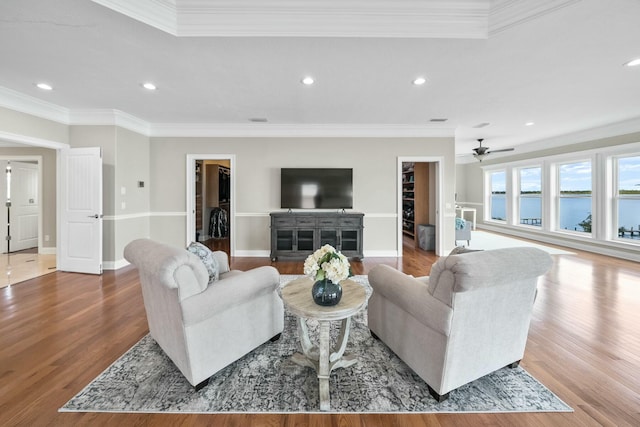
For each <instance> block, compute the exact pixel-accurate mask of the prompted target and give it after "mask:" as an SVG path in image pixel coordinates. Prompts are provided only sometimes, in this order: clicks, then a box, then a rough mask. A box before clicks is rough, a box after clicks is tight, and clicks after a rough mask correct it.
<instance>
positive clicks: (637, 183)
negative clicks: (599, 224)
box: [614, 156, 640, 240]
mask: <svg viewBox="0 0 640 427" xmlns="http://www.w3.org/2000/svg"><path fill="white" fill-rule="evenodd" d="M615 166H616V177H615V182H616V191H615V193H614V203H615V205H614V206H615V211H616V212H617V227H616V229H617V230H618V237H619V238H621V239H625V240H627V239H633V240H640V156H634V157H619V158H617V159H616V163H615Z"/></svg>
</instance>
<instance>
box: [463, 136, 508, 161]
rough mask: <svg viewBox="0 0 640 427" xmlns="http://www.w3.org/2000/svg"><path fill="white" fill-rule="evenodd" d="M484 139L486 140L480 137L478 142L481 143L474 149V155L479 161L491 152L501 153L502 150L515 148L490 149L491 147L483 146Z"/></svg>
mask: <svg viewBox="0 0 640 427" xmlns="http://www.w3.org/2000/svg"><path fill="white" fill-rule="evenodd" d="M482 141H484V139H482V138H481V139H478V143H479V144H480V145H479V146H478V147H476V148H474V149H473V157H475V158H476V159H478V161H480V162H481V161H482V159H484V158H485V157H487V155H488V154H491V153H500V152H502V151H513V150H514V149H513V148H503V149H502V150H491V151H489V147H483V146H482Z"/></svg>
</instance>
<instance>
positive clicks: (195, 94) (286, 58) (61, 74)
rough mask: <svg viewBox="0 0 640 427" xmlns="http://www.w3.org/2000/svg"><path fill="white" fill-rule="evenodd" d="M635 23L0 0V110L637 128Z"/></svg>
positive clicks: (615, 5)
mask: <svg viewBox="0 0 640 427" xmlns="http://www.w3.org/2000/svg"><path fill="white" fill-rule="evenodd" d="M99 3H100V4H99ZM127 15H129V16H127ZM638 18H640V1H638V0H615V1H602V0H493V1H489V0H475V1H474V0H448V1H436V0H395V1H391V0H322V1H321V0H306V1H301V0H269V1H267V0H236V1H229V0H227V1H223V0H138V1H136V2H131V1H124V0H95V1H89V0H56V1H55V2H54V1H47V0H3V1H0V63H1V64H2V65H1V66H0V105H2V106H10V107H13V108H17V109H21V110H28V109H29V108H31V107H33V108H38V107H42V106H48V107H50V106H52V105H53V106H55V107H59V108H60V109H61V110H62V111H65V112H66V113H67V114H68V115H69V116H70V117H75V118H76V121H77V120H79V119H78V118H81V117H83V116H91V115H92V114H96V113H99V112H104V111H118V112H123V113H125V114H126V116H127V117H130V116H133V117H132V119H135V120H137V121H139V122H144V123H148V124H149V126H150V128H151V129H156V131H157V132H156V133H158V134H159V133H162V132H161V131H159V130H161V129H168V128H172V127H173V128H178V127H181V128H182V129H183V130H184V132H185V134H188V133H189V132H190V131H189V130H190V129H191V130H193V129H196V128H197V129H200V130H202V129H205V128H206V129H211V128H215V127H216V126H217V127H220V128H226V129H231V128H242V129H250V128H255V129H257V133H260V132H265V133H268V132H269V129H274V128H279V127H280V128H282V127H287V126H288V127H301V128H302V127H306V128H309V129H323V128H324V129H355V128H359V129H362V128H371V129H375V130H379V131H380V132H381V134H382V133H383V132H385V131H386V132H387V134H393V133H394V132H397V133H398V134H399V135H401V134H403V131H404V133H405V134H406V133H410V131H414V130H416V129H423V130H425V132H426V133H429V132H431V133H432V134H437V133H438V132H442V133H447V132H455V135H456V150H457V152H465V153H466V152H470V150H471V148H472V147H473V146H475V145H477V143H476V142H475V140H476V139H477V138H485V140H486V145H488V146H490V147H491V148H493V149H500V148H505V147H512V146H519V145H521V144H526V143H528V142H531V141H539V140H544V139H548V138H554V137H557V136H558V135H564V134H568V133H572V132H579V131H582V130H585V129H589V128H594V127H599V126H603V125H606V124H610V123H616V122H624V121H629V120H635V119H640V97H639V95H640V67H635V68H630V67H624V66H623V65H622V64H624V63H625V62H627V61H629V60H631V59H633V58H637V57H640V25H638ZM305 75H312V76H313V77H314V78H315V79H316V84H314V85H313V86H304V85H302V84H301V83H300V80H301V78H302V77H303V76H305ZM421 75H423V76H425V77H427V79H428V82H427V84H425V85H423V86H414V85H413V84H412V80H413V79H414V78H415V77H416V76H421ZM40 81H46V82H48V83H50V84H51V85H52V86H53V87H54V90H53V91H50V92H44V91H42V90H40V89H38V88H36V87H35V83H37V82H40ZM145 81H152V82H154V83H155V84H156V85H157V86H158V90H157V91H155V92H148V91H146V90H144V89H143V88H142V87H141V86H140V85H141V83H142V82H145ZM9 99H11V102H9V101H8V100H9ZM16 99H19V100H20V102H19V104H20V105H19V106H16V101H15V100H16ZM252 118H266V119H267V120H268V122H267V123H266V124H264V123H259V124H258V123H251V122H250V119H252ZM440 118H446V119H447V121H446V122H444V123H432V122H430V120H431V119H440ZM73 121H74V120H71V122H73ZM529 121H533V122H535V125H534V126H524V124H525V122H529ZM480 123H490V125H489V126H486V127H483V128H480V129H478V128H475V126H476V125H478V124H480ZM150 133H151V134H153V133H154V131H153V130H152V131H151V132H150ZM192 133H193V132H192ZM553 141H554V143H562V142H563V140H562V138H559V139H558V138H556V139H554V140H553ZM530 147H531V144H529V145H528V146H527V148H525V146H522V147H521V150H530Z"/></svg>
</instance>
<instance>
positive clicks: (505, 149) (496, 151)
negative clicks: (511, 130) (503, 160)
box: [487, 148, 515, 154]
mask: <svg viewBox="0 0 640 427" xmlns="http://www.w3.org/2000/svg"><path fill="white" fill-rule="evenodd" d="M513 150H515V148H503V149H501V150H491V151H487V154H489V153H500V152H502V151H513Z"/></svg>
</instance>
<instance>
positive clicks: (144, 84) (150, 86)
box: [142, 82, 157, 90]
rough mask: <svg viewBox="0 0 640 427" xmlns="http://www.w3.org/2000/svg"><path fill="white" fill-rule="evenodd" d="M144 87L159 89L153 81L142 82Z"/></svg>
mask: <svg viewBox="0 0 640 427" xmlns="http://www.w3.org/2000/svg"><path fill="white" fill-rule="evenodd" d="M142 87H143V88H145V89H147V90H156V89H157V87H156V85H154V84H153V83H151V82H147V83H142Z"/></svg>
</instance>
